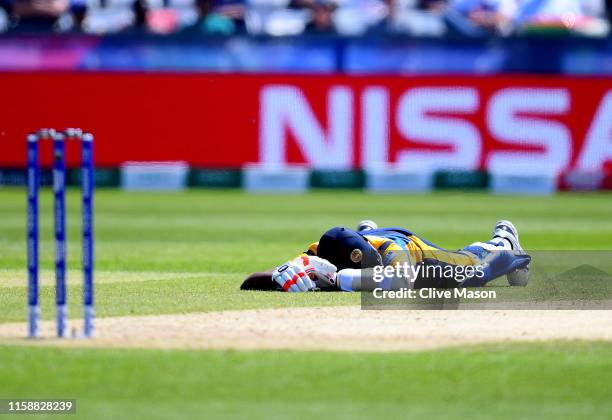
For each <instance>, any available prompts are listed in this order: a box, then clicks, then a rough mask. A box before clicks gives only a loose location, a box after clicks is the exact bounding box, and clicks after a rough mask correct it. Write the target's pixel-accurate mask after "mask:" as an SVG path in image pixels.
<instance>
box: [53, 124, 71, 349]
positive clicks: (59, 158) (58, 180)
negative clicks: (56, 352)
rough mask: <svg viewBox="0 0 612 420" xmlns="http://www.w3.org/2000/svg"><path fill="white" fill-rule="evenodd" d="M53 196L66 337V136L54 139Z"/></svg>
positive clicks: (58, 300)
mask: <svg viewBox="0 0 612 420" xmlns="http://www.w3.org/2000/svg"><path fill="white" fill-rule="evenodd" d="M53 156H54V160H53V195H54V199H55V200H54V202H55V206H54V209H55V212H54V215H55V305H56V311H57V313H56V316H57V336H58V337H65V336H66V326H67V324H68V306H67V304H66V147H65V144H64V135H63V134H62V133H55V135H54V137H53Z"/></svg>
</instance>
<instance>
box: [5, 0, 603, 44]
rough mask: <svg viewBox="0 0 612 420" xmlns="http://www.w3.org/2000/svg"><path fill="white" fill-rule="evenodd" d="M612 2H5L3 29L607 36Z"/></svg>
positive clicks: (432, 0)
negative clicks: (544, 33)
mask: <svg viewBox="0 0 612 420" xmlns="http://www.w3.org/2000/svg"><path fill="white" fill-rule="evenodd" d="M611 15H612V0H0V31H26V32H41V31H43V32H44V31H54V32H85V33H94V34H104V33H117V32H132V31H133V32H137V31H138V32H150V33H157V34H170V33H178V32H192V33H201V34H209V35H232V34H240V33H248V34H253V35H272V36H291V35H298V34H302V33H314V34H339V35H347V36H354V35H364V34H373V33H379V32H384V33H405V34H411V35H420V36H444V35H459V36H486V35H500V36H509V35H513V34H520V33H529V32H536V31H540V32H544V31H545V32H551V33H567V32H572V33H579V34H583V35H590V36H607V35H608V34H609V31H610V18H611Z"/></svg>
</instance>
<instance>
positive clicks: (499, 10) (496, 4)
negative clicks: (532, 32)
mask: <svg viewBox="0 0 612 420" xmlns="http://www.w3.org/2000/svg"><path fill="white" fill-rule="evenodd" d="M517 12H518V4H517V0H450V2H449V5H448V10H447V13H446V17H447V22H448V24H449V27H450V28H452V29H454V30H455V31H457V32H460V33H462V34H463V35H468V36H482V35H487V34H502V35H506V34H508V33H510V32H511V31H512V29H513V22H514V19H515V17H516V14H517Z"/></svg>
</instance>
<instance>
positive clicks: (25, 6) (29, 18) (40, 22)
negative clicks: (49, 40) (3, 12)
mask: <svg viewBox="0 0 612 420" xmlns="http://www.w3.org/2000/svg"><path fill="white" fill-rule="evenodd" d="M9 5H10V10H11V13H12V18H13V19H14V21H15V23H16V24H17V25H18V27H19V29H20V30H24V31H33V32H38V31H52V30H54V29H55V23H56V22H57V20H58V19H59V17H60V16H61V15H63V14H64V13H66V12H67V11H68V10H69V8H70V2H69V0H12V1H10V2H9Z"/></svg>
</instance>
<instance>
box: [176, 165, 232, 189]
mask: <svg viewBox="0 0 612 420" xmlns="http://www.w3.org/2000/svg"><path fill="white" fill-rule="evenodd" d="M241 183H242V171H241V170H240V169H193V168H192V169H191V170H190V171H189V179H188V180H187V185H188V186H190V187H202V188H240V186H241Z"/></svg>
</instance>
